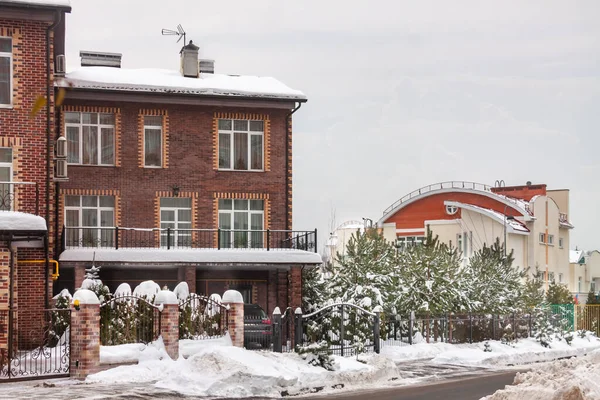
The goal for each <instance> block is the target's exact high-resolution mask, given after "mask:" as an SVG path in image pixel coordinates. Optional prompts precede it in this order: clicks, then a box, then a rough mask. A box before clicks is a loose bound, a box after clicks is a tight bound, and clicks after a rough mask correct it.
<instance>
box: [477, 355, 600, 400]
mask: <svg viewBox="0 0 600 400" xmlns="http://www.w3.org/2000/svg"><path fill="white" fill-rule="evenodd" d="M598 378H600V350H596V351H594V352H592V353H591V354H589V355H587V356H585V357H577V358H573V359H570V360H561V361H555V362H553V363H551V364H548V365H544V366H543V367H542V366H538V367H536V368H534V369H533V370H532V371H529V372H525V373H519V374H517V376H516V377H515V381H514V383H513V385H514V386H506V387H505V388H504V389H502V390H498V391H497V392H496V393H494V394H493V395H491V396H487V397H485V398H484V399H486V400H521V399H528V400H546V399H552V400H580V399H581V400H584V399H600V381H599V379H598Z"/></svg>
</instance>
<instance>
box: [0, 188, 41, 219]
mask: <svg viewBox="0 0 600 400" xmlns="http://www.w3.org/2000/svg"><path fill="white" fill-rule="evenodd" d="M39 197H40V193H39V188H38V184H37V183H35V182H5V181H0V211H19V212H23V213H28V214H35V215H39V210H40V202H39Z"/></svg>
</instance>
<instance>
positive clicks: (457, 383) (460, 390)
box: [302, 371, 518, 400]
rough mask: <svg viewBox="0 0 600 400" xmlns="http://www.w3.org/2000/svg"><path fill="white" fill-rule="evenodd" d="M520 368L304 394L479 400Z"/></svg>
mask: <svg viewBox="0 0 600 400" xmlns="http://www.w3.org/2000/svg"><path fill="white" fill-rule="evenodd" d="M517 372H518V371H509V372H499V373H494V374H486V375H479V376H471V377H468V378H461V379H453V380H444V381H441V382H436V383H423V384H422V385H413V386H401V387H396V388H390V389H382V390H368V391H360V392H352V393H350V392H347V393H339V394H327V395H323V396H311V397H303V398H302V399H303V400H322V399H345V400H437V399H440V400H471V399H473V400H478V399H480V398H482V397H484V396H487V395H490V394H493V393H494V392H495V391H496V390H498V389H504V386H506V385H510V384H512V383H513V380H514V377H515V375H516V373H517Z"/></svg>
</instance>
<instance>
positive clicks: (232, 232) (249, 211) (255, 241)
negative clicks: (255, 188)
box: [219, 199, 265, 248]
mask: <svg viewBox="0 0 600 400" xmlns="http://www.w3.org/2000/svg"><path fill="white" fill-rule="evenodd" d="M264 210H265V202H264V200H238V199H219V229H221V243H220V245H221V247H223V248H230V247H242V248H247V247H250V248H262V247H263V239H264V238H263V236H264V232H263V229H264V220H265V211H264ZM253 231H254V232H253Z"/></svg>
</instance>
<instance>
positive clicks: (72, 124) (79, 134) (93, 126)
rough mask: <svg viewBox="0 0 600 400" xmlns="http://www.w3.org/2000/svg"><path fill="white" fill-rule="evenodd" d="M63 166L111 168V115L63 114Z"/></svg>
mask: <svg viewBox="0 0 600 400" xmlns="http://www.w3.org/2000/svg"><path fill="white" fill-rule="evenodd" d="M65 130H66V132H65V136H66V137H67V162H68V163H69V164H80V165H115V115H114V114H107V113H87V112H66V113H65Z"/></svg>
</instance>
